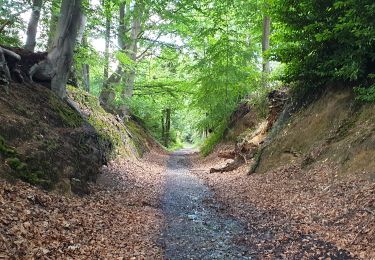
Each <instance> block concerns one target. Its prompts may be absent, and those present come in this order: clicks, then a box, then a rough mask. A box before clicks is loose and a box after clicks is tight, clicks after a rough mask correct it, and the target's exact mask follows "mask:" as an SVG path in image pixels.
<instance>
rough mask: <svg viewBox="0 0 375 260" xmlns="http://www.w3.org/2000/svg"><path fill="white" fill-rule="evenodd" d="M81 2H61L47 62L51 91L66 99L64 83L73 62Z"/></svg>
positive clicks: (67, 0)
mask: <svg viewBox="0 0 375 260" xmlns="http://www.w3.org/2000/svg"><path fill="white" fill-rule="evenodd" d="M81 4H82V0H63V2H62V4H61V11H60V19H59V22H58V29H57V32H56V37H55V40H54V44H53V49H52V50H51V51H50V52H49V53H48V56H47V60H48V61H49V62H50V64H51V67H52V80H51V89H52V91H53V92H55V93H56V94H57V95H58V96H59V97H60V98H65V97H66V82H67V80H68V74H69V70H70V68H71V65H72V60H73V50H74V46H75V42H76V39H77V34H78V30H79V28H80V21H81V20H82V5H81Z"/></svg>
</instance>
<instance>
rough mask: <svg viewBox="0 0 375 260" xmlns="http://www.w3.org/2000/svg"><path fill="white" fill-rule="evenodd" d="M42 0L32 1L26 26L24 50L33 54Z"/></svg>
mask: <svg viewBox="0 0 375 260" xmlns="http://www.w3.org/2000/svg"><path fill="white" fill-rule="evenodd" d="M42 4H43V0H33V6H32V12H31V17H30V20H29V24H28V26H27V32H26V35H27V38H26V44H25V49H27V50H29V51H32V52H34V49H35V45H36V33H37V30H38V24H39V18H40V11H41V9H42Z"/></svg>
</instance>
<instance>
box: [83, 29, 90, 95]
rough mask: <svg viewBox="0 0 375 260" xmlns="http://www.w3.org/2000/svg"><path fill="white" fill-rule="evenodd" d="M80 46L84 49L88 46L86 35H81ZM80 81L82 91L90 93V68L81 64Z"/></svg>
mask: <svg viewBox="0 0 375 260" xmlns="http://www.w3.org/2000/svg"><path fill="white" fill-rule="evenodd" d="M82 44H83V46H85V47H87V46H88V43H87V36H86V35H83V38H82ZM82 81H83V86H84V89H85V90H86V91H87V92H88V93H90V66H89V65H88V64H83V65H82Z"/></svg>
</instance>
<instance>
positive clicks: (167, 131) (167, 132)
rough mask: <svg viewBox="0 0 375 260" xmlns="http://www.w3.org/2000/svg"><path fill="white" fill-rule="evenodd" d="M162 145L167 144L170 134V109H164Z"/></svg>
mask: <svg viewBox="0 0 375 260" xmlns="http://www.w3.org/2000/svg"><path fill="white" fill-rule="evenodd" d="M164 131H165V132H164V146H165V147H168V146H169V141H170V135H171V109H170V108H167V109H166V110H165V128H164Z"/></svg>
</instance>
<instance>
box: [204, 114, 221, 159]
mask: <svg viewBox="0 0 375 260" xmlns="http://www.w3.org/2000/svg"><path fill="white" fill-rule="evenodd" d="M226 129H227V122H226V121H225V122H224V123H222V124H220V125H219V126H218V127H217V128H215V131H214V132H213V133H212V134H210V135H209V136H208V137H207V138H206V140H204V142H203V144H202V145H201V148H200V151H201V153H202V155H203V156H207V155H209V154H210V153H211V152H212V151H213V150H214V149H215V147H216V145H217V144H218V143H219V142H220V141H221V140H222V139H223V138H224V133H225V130H226Z"/></svg>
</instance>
